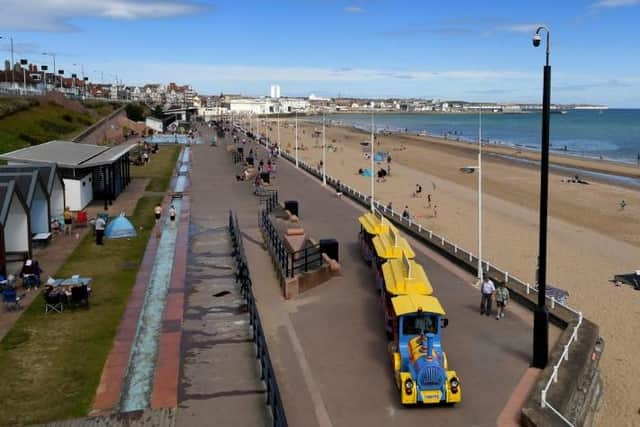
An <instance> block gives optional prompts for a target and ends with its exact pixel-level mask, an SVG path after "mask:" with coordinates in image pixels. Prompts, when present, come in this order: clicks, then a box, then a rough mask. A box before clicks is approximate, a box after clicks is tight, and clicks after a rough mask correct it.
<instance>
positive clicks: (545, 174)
mask: <svg viewBox="0 0 640 427" xmlns="http://www.w3.org/2000/svg"><path fill="white" fill-rule="evenodd" d="M542 31H544V32H545V33H546V35H547V40H546V42H547V45H546V61H545V65H544V80H543V83H544V84H543V90H542V147H541V157H540V237H539V250H538V306H537V307H536V309H535V311H534V313H533V361H532V366H533V367H534V368H539V369H544V368H545V367H546V366H547V362H548V361H549V311H548V310H547V306H546V287H547V283H546V280H547V217H548V214H547V211H548V207H547V204H548V199H549V117H550V112H551V111H550V110H551V66H550V65H549V48H550V44H549V29H548V28H547V27H544V26H540V27H538V29H537V30H536V33H535V35H534V36H533V45H534V46H535V47H538V46H540V41H541V37H540V32H542Z"/></svg>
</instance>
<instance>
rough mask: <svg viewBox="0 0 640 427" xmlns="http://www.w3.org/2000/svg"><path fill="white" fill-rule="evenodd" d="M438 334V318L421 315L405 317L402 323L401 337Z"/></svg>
mask: <svg viewBox="0 0 640 427" xmlns="http://www.w3.org/2000/svg"><path fill="white" fill-rule="evenodd" d="M421 333H424V334H437V333H438V316H436V315H433V314H431V315H430V314H423V315H421V316H410V317H405V318H404V321H403V322H402V334H403V335H420V334H421Z"/></svg>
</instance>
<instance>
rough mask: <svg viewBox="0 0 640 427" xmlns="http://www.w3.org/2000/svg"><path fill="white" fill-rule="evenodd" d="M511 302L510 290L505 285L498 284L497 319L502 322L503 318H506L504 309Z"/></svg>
mask: <svg viewBox="0 0 640 427" xmlns="http://www.w3.org/2000/svg"><path fill="white" fill-rule="evenodd" d="M508 302H509V289H507V287H506V286H505V284H504V283H500V284H498V289H496V306H497V307H498V308H497V313H496V319H498V320H500V318H501V317H504V309H505V307H506V306H507V303H508Z"/></svg>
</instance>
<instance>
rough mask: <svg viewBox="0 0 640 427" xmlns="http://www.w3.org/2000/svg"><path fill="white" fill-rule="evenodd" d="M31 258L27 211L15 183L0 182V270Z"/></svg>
mask: <svg viewBox="0 0 640 427" xmlns="http://www.w3.org/2000/svg"><path fill="white" fill-rule="evenodd" d="M30 257H31V229H30V225H29V211H28V209H27V206H26V204H25V202H24V200H23V198H22V196H21V195H20V191H18V189H17V186H16V183H15V181H9V182H0V269H1V270H2V274H4V275H5V276H6V274H7V264H8V263H10V262H16V263H22V262H23V261H24V260H25V259H27V258H30Z"/></svg>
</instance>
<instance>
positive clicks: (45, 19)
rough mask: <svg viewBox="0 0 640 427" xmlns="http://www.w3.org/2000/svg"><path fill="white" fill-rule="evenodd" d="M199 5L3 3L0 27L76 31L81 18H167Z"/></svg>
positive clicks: (142, 0)
mask: <svg viewBox="0 0 640 427" xmlns="http://www.w3.org/2000/svg"><path fill="white" fill-rule="evenodd" d="M199 10H201V7H200V6H199V5H197V4H196V3H192V2H182V1H177V0H2V6H1V7H0V12H1V13H0V27H2V28H5V29H6V30H12V31H42V32H63V31H73V30H75V27H74V26H73V24H72V23H71V20H73V19H74V18H77V17H102V18H107V19H125V20H133V19H142V18H166V17H172V16H181V15H188V14H192V13H196V12H198V11H199Z"/></svg>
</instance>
